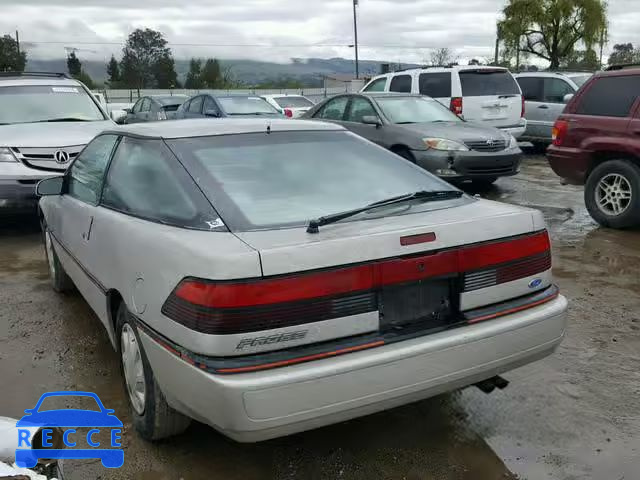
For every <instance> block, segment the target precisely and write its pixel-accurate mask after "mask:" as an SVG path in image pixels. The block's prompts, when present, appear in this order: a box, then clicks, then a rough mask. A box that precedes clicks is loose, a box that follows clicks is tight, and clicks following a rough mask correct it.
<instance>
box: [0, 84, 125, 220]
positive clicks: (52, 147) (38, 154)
mask: <svg viewBox="0 0 640 480" xmlns="http://www.w3.org/2000/svg"><path fill="white" fill-rule="evenodd" d="M0 106H1V108H0V208H3V207H7V208H11V209H12V210H13V209H16V208H17V209H20V208H23V207H28V208H31V207H34V206H35V204H36V194H35V186H36V184H37V183H38V182H39V181H40V180H42V179H43V178H47V177H51V176H55V175H60V173H61V172H63V171H64V170H66V168H67V166H68V165H69V163H70V162H71V160H73V158H75V156H76V155H78V153H79V152H80V151H81V150H82V149H83V148H84V146H85V145H86V144H87V143H88V142H89V141H90V140H91V139H93V137H95V136H96V135H97V134H98V133H100V132H102V131H103V130H104V129H106V128H111V127H112V126H114V122H112V121H111V120H110V119H109V116H108V115H107V113H106V112H105V111H104V110H103V108H102V107H101V106H100V105H99V104H98V102H97V101H96V99H95V97H94V96H93V95H92V94H91V93H90V92H89V90H87V88H86V87H85V86H84V85H83V84H82V83H80V82H78V81H77V80H73V79H71V78H68V77H67V76H66V75H64V74H57V73H27V72H25V73H14V72H0Z"/></svg>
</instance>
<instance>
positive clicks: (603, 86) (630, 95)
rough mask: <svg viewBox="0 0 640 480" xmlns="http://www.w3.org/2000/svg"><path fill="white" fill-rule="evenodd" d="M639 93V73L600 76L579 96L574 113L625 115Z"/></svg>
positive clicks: (605, 115)
mask: <svg viewBox="0 0 640 480" xmlns="http://www.w3.org/2000/svg"><path fill="white" fill-rule="evenodd" d="M638 95H640V75H634V76H625V77H602V78H599V79H597V80H594V82H593V84H592V85H591V86H589V87H588V90H587V91H586V92H584V94H583V95H582V96H581V97H580V100H579V104H578V107H577V109H576V113H578V114H581V115H597V116H602V117H626V116H627V115H629V112H630V111H631V107H632V106H633V104H634V103H635V101H636V99H637V98H638Z"/></svg>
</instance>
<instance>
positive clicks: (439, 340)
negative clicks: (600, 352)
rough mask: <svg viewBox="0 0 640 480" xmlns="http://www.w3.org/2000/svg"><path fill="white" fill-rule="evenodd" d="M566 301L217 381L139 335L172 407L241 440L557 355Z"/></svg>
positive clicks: (398, 401) (339, 417)
mask: <svg viewBox="0 0 640 480" xmlns="http://www.w3.org/2000/svg"><path fill="white" fill-rule="evenodd" d="M566 308H567V301H566V300H565V298H564V297H562V296H559V297H558V298H556V299H555V300H553V301H551V302H548V303H545V304H543V305H540V306H537V307H534V308H530V309H527V310H525V311H522V312H518V313H514V314H512V315H507V316H504V317H501V318H499V319H496V320H491V321H486V322H482V323H478V324H475V325H469V326H465V327H461V328H457V329H453V330H448V331H443V332H440V333H436V334H432V335H428V336H424V337H419V338H415V339H412V340H407V341H404V342H399V343H396V344H390V345H387V346H381V347H378V348H374V349H371V350H365V351H360V352H354V353H350V354H348V355H343V356H340V357H335V358H328V359H324V360H317V361H313V362H308V363H304V364H299V365H294V366H290V367H285V368H279V369H274V370H267V371H262V372H254V373H244V374H237V375H214V374H210V373H207V372H204V371H202V370H201V369H199V368H196V367H195V366H192V365H190V364H189V363H187V362H185V361H183V360H181V359H180V358H178V357H176V356H175V355H173V354H171V353H170V352H168V351H167V350H166V349H165V348H163V347H162V346H160V345H159V344H158V343H156V342H155V341H154V340H152V338H151V337H150V336H148V335H147V334H146V333H144V332H143V331H140V336H141V339H142V343H143V345H144V349H145V352H146V354H147V357H148V358H149V362H150V364H151V367H152V369H153V372H154V374H155V376H156V378H157V380H158V382H159V384H160V387H161V388H162V391H163V393H164V394H165V396H166V397H167V400H168V402H169V404H170V405H172V406H173V407H174V408H176V409H177V410H179V411H181V412H183V413H185V414H186V415H189V416H191V417H193V418H195V419H197V420H199V421H202V422H204V423H207V424H209V425H211V426H212V427H214V428H216V429H217V430H219V431H221V432H222V433H224V434H225V435H228V436H229V437H231V438H234V439H235V440H238V441H243V442H253V441H261V440H266V439H269V438H275V437H279V436H284V435H289V434H292V433H296V432H300V431H304V430H309V429H312V428H317V427H321V426H324V425H329V424H332V423H336V422H340V421H344V420H347V419H350V418H354V417H359V416H362V415H367V414H370V413H374V412H377V411H381V410H385V409H388V408H392V407H395V406H399V405H403V404H405V403H409V402H413V401H416V400H420V399H424V398H427V397H431V396H433V395H438V394H440V393H443V392H446V391H449V390H452V389H456V388H460V387H464V386H467V385H470V384H472V383H475V382H478V381H481V380H484V379H486V378H490V377H492V376H494V375H497V374H500V373H503V372H505V371H508V370H511V369H513V368H516V367H519V366H521V365H524V364H527V363H530V362H532V361H535V360H538V359H540V358H543V357H545V356H547V355H549V354H551V353H552V352H553V351H554V350H555V348H556V347H557V346H558V345H559V343H560V342H561V341H562V338H563V336H564V332H565V322H566V319H565V314H566Z"/></svg>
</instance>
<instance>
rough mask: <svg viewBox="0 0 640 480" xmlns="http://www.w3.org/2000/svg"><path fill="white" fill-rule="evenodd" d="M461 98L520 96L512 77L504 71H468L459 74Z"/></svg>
mask: <svg viewBox="0 0 640 480" xmlns="http://www.w3.org/2000/svg"><path fill="white" fill-rule="evenodd" d="M460 82H461V83H462V96H463V97H484V96H495V95H514V94H517V95H520V89H519V88H518V84H517V83H516V81H515V79H514V78H513V76H512V75H511V74H510V73H509V72H507V71H505V70H468V71H461V72H460Z"/></svg>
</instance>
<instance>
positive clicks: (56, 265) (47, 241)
mask: <svg viewBox="0 0 640 480" xmlns="http://www.w3.org/2000/svg"><path fill="white" fill-rule="evenodd" d="M41 227H42V237H43V241H44V253H45V256H46V258H47V266H48V267H49V278H51V286H52V287H53V289H54V290H55V291H56V292H58V293H64V292H68V291H70V290H73V281H72V280H71V278H69V275H67V272H65V271H64V268H63V266H62V264H61V263H60V260H59V259H58V255H57V254H56V251H55V249H54V247H53V239H52V238H51V232H49V230H48V228H47V224H46V223H44V221H43V222H42V223H41Z"/></svg>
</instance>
